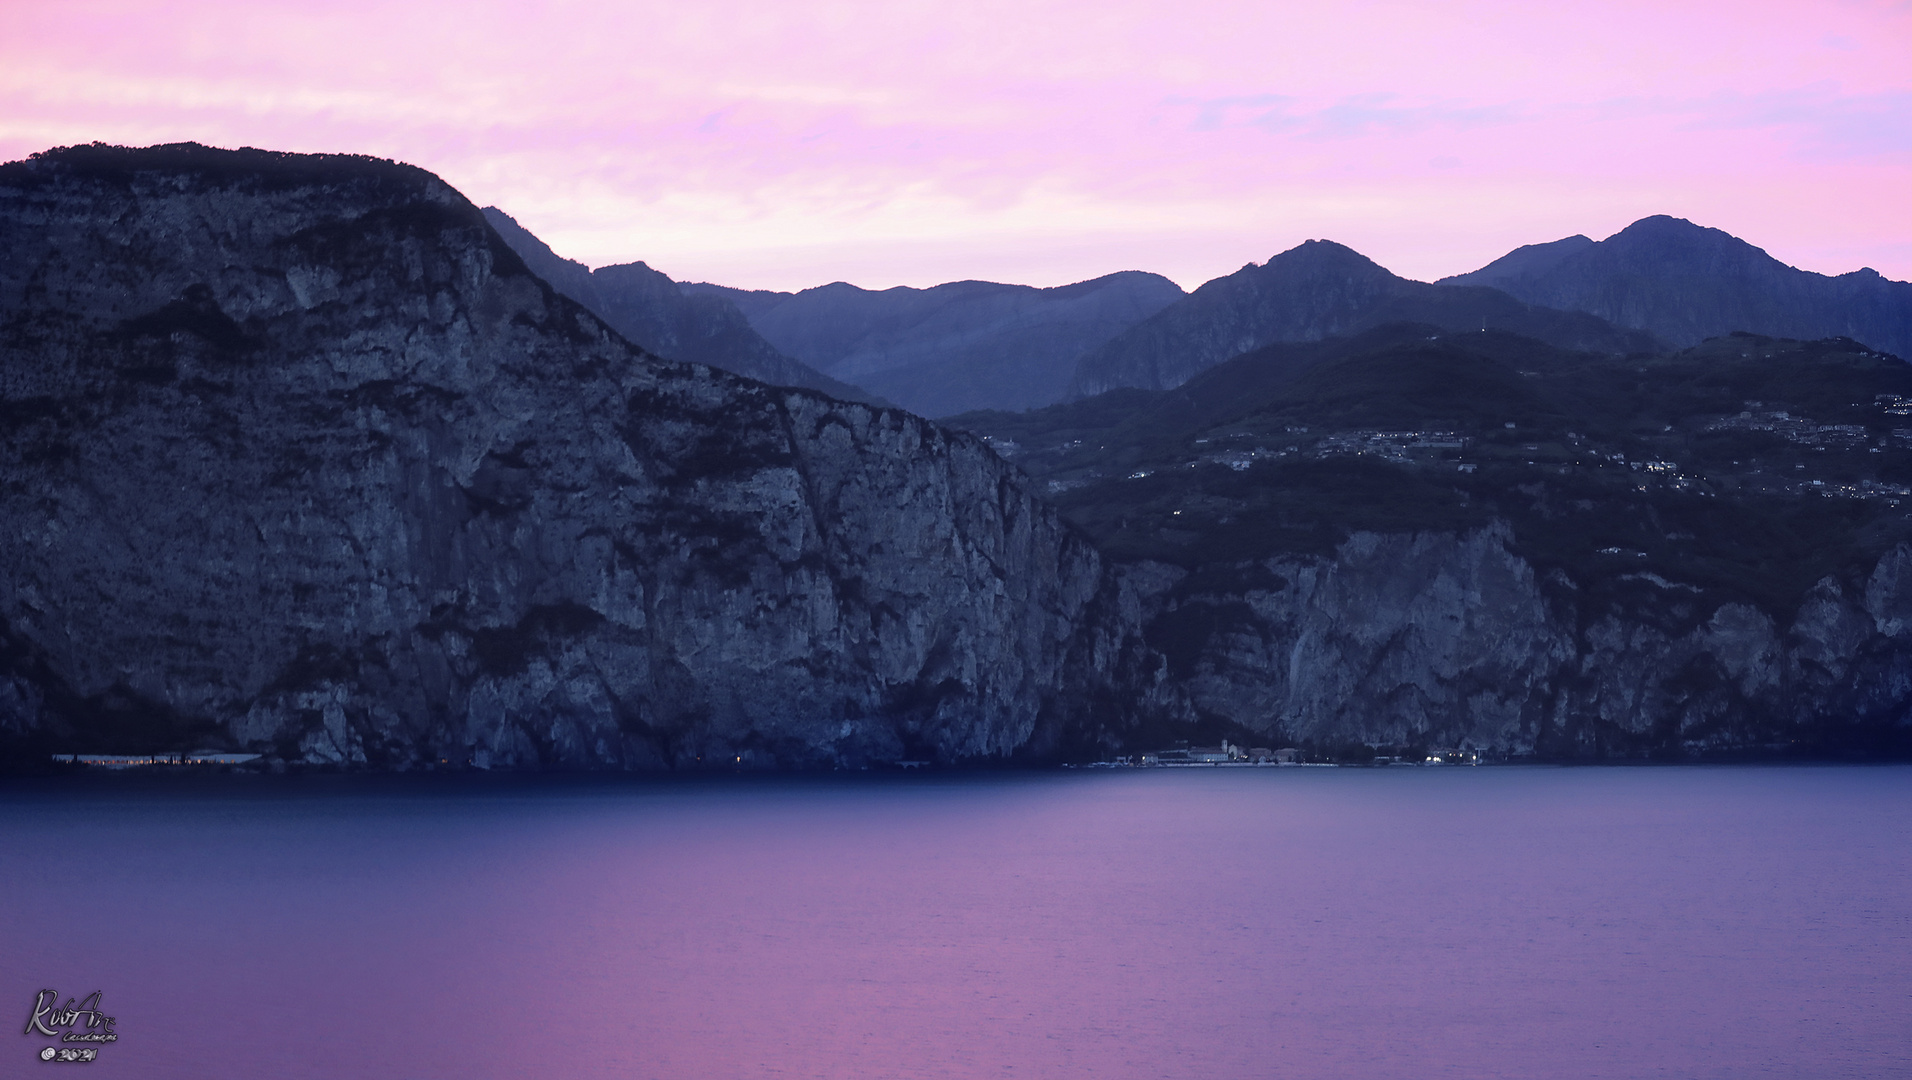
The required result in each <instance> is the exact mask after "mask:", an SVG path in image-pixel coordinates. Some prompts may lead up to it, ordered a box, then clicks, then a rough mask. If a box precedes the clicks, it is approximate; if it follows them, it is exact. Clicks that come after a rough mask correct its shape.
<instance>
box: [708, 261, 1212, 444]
mask: <svg viewBox="0 0 1912 1080" xmlns="http://www.w3.org/2000/svg"><path fill="white" fill-rule="evenodd" d="M684 288H685V291H686V292H687V293H692V294H698V293H705V294H714V295H721V296H724V297H727V298H728V299H730V300H732V301H734V302H735V303H736V304H737V306H738V307H739V308H740V309H741V310H742V311H743V313H744V314H745V315H746V316H747V317H748V318H749V319H750V324H751V326H753V327H755V328H756V329H757V331H758V332H759V333H761V334H763V336H764V337H765V338H767V339H768V340H769V341H770V342H771V343H772V344H774V345H775V346H776V347H777V348H779V349H781V350H783V351H784V352H786V353H788V354H789V355H791V356H794V357H796V358H798V359H800V360H802V361H803V362H804V363H807V364H809V365H810V366H812V367H814V368H816V369H817V370H819V371H823V372H826V373H828V374H830V375H832V376H834V377H836V378H839V379H843V380H846V381H849V382H853V383H856V384H857V385H858V386H861V387H863V388H865V389H867V390H869V391H871V392H872V393H876V394H880V395H881V396H883V397H885V398H888V399H889V400H891V401H894V402H896V403H897V404H899V405H902V406H903V407H904V408H907V409H910V410H913V411H915V412H918V413H921V414H922V415H924V416H931V417H935V416H947V415H949V414H951V413H958V412H966V411H968V410H971V409H1028V408H1035V407H1038V406H1042V405H1048V404H1050V403H1052V402H1056V401H1060V400H1062V399H1063V397H1064V396H1065V395H1066V394H1067V393H1068V391H1069V384H1070V380H1071V379H1072V378H1073V377H1074V374H1075V370H1076V364H1077V361H1078V360H1079V359H1080V358H1081V356H1082V355H1083V354H1084V353H1085V352H1088V351H1089V350H1091V349H1093V348H1095V347H1096V346H1099V345H1101V344H1103V343H1104V342H1106V341H1108V340H1109V339H1110V338H1113V337H1115V336H1116V335H1117V334H1119V333H1121V332H1122V331H1124V330H1127V329H1128V328H1129V327H1131V326H1134V325H1135V324H1136V323H1138V322H1141V321H1142V320H1143V319H1145V318H1147V317H1149V316H1150V315H1153V314H1155V313H1156V312H1158V311H1160V310H1161V309H1162V308H1164V307H1167V306H1168V305H1170V304H1172V303H1174V302H1175V301H1177V300H1180V299H1181V298H1182V297H1183V295H1184V294H1183V292H1182V290H1181V287H1180V286H1178V285H1176V284H1175V283H1174V282H1172V281H1170V280H1168V279H1167V278H1165V277H1161V276H1159V275H1156V274H1145V273H1139V272H1136V271H1127V272H1123V273H1117V274H1109V275H1107V276H1105V277H1099V278H1096V279H1094V280H1092V281H1081V282H1077V283H1075V284H1073V285H1064V286H1060V287H1057V288H1052V289H1037V288H1032V287H1030V286H1027V285H1002V284H998V283H995V282H989V281H956V282H950V283H948V284H945V285H938V286H935V287H934V288H929V289H911V288H905V287H897V288H893V289H883V290H881V291H872V290H868V289H859V288H857V287H856V286H854V285H848V284H845V283H843V282H840V281H839V282H836V283H834V284H830V285H824V286H821V287H819V288H815V289H805V290H803V291H802V292H799V293H777V292H745V291H743V290H740V289H729V288H724V287H722V286H717V285H706V284H697V285H686V286H685V287H684Z"/></svg>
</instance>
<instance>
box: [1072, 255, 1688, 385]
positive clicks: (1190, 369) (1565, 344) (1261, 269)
mask: <svg viewBox="0 0 1912 1080" xmlns="http://www.w3.org/2000/svg"><path fill="white" fill-rule="evenodd" d="M1394 322H1412V323H1425V324H1428V325H1431V326H1436V327H1439V328H1441V329H1444V330H1478V329H1486V328H1492V329H1495V330H1504V331H1511V332H1513V333H1517V334H1522V335H1525V336H1527V337H1531V338H1536V339H1538V340H1540V341H1544V342H1546V343H1548V344H1550V345H1554V346H1557V347H1559V348H1565V349H1576V350H1585V351H1589V352H1598V353H1630V352H1640V351H1650V350H1652V349H1654V348H1655V347H1656V343H1655V342H1654V341H1653V339H1652V337H1651V336H1650V335H1647V334H1643V333H1640V332H1637V331H1636V332H1631V333H1629V332H1626V331H1622V330H1618V329H1616V328H1615V327H1613V326H1612V325H1610V324H1608V323H1606V322H1604V321H1603V320H1601V319H1598V318H1594V317H1592V316H1589V315H1587V314H1584V313H1570V312H1565V311H1555V310H1552V309H1550V308H1545V307H1536V306H1533V305H1532V304H1529V303H1527V302H1524V301H1522V300H1518V299H1516V298H1514V297H1512V296H1510V295H1508V294H1506V293H1504V292H1501V291H1499V290H1498V289H1492V288H1480V287H1474V288H1468V289H1465V290H1458V289H1443V288H1440V287H1437V286H1434V285H1428V284H1426V283H1424V282H1419V281H1409V280H1407V279H1406V278H1400V277H1396V276H1395V275H1394V274H1392V273H1389V272H1388V271H1387V270H1385V269H1383V268H1382V267H1380V266H1378V265H1376V264H1375V263H1374V262H1373V261H1371V260H1370V259H1368V258H1367V257H1366V256H1363V255H1361V254H1360V253H1359V252H1356V251H1354V250H1352V249H1350V248H1346V247H1343V246H1341V245H1340V244H1336V243H1331V242H1329V241H1326V240H1310V241H1308V242H1307V243H1305V244H1302V245H1301V246H1300V247H1296V248H1291V249H1290V250H1288V251H1284V252H1282V253H1281V254H1279V255H1277V256H1275V257H1274V258H1272V259H1270V260H1268V262H1267V263H1265V264H1263V265H1261V266H1256V265H1254V264H1253V263H1250V264H1249V265H1247V266H1244V267H1242V268H1241V269H1240V270H1238V271H1236V272H1235V273H1233V274H1230V275H1228V276H1227V277H1222V278H1216V279H1215V280H1214V281H1210V282H1208V283H1207V284H1205V285H1203V286H1202V287H1201V288H1199V289H1196V290H1195V291H1194V292H1193V293H1191V294H1189V296H1188V298H1187V299H1185V300H1181V301H1178V302H1176V303H1174V304H1171V305H1169V306H1168V307H1166V308H1164V309H1163V310H1162V311H1161V312H1159V313H1158V314H1156V315H1155V316H1153V317H1152V318H1149V319H1147V320H1145V321H1143V322H1142V323H1140V324H1139V325H1137V326H1135V327H1134V328H1133V329H1131V330H1128V331H1126V332H1124V333H1123V334H1121V335H1120V336H1118V337H1116V338H1115V339H1114V340H1112V341H1110V342H1109V343H1108V344H1106V345H1103V346H1102V347H1100V348H1098V349H1095V350H1093V351H1091V352H1089V353H1087V354H1086V355H1084V356H1083V357H1082V359H1081V360H1080V361H1079V362H1078V363H1077V365H1076V371H1075V376H1074V380H1073V382H1072V383H1071V391H1072V393H1074V394H1076V395H1079V396H1088V395H1093V394H1099V393H1102V392H1104V391H1107V390H1113V389H1116V388H1117V387H1139V388H1141V389H1144V390H1165V389H1169V388H1171V387H1175V386H1180V385H1181V384H1182V383H1184V382H1187V381H1188V380H1189V379H1190V378H1191V377H1193V376H1194V375H1196V374H1197V373H1199V372H1202V371H1205V370H1207V369H1208V368H1211V367H1214V366H1215V365H1216V364H1219V363H1221V362H1222V361H1224V360H1227V359H1229V358H1231V357H1235V356H1240V355H1241V354H1243V353H1245V352H1249V351H1251V350H1253V349H1259V348H1262V347H1263V346H1266V345H1271V344H1274V343H1276V342H1302V341H1320V340H1322V339H1323V338H1328V337H1335V336H1341V335H1349V334H1353V333H1356V332H1358V331H1361V330H1365V329H1369V328H1371V327H1376V326H1381V325H1383V324H1386V323H1394Z"/></svg>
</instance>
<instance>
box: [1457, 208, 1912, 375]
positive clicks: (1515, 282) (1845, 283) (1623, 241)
mask: <svg viewBox="0 0 1912 1080" xmlns="http://www.w3.org/2000/svg"><path fill="white" fill-rule="evenodd" d="M1566 243H1567V241H1556V245H1559V244H1566ZM1553 246H1555V245H1536V246H1535V247H1534V248H1519V249H1516V250H1515V251H1513V252H1510V253H1509V254H1507V255H1505V256H1502V257H1501V258H1499V259H1496V260H1495V261H1493V262H1491V263H1489V264H1487V265H1486V266H1484V267H1482V268H1481V269H1479V270H1476V271H1474V272H1473V273H1471V274H1461V275H1459V276H1457V277H1451V278H1446V279H1444V280H1443V281H1442V282H1441V284H1443V285H1492V286H1495V287H1497V288H1500V289H1504V290H1506V291H1507V292H1510V293H1512V294H1513V295H1515V296H1517V297H1519V298H1520V299H1522V300H1525V301H1527V302H1528V303H1530V304H1541V305H1545V306H1547V307H1553V308H1560V309H1563V310H1568V311H1584V312H1587V313H1589V314H1593V315H1598V316H1600V317H1601V318H1604V319H1607V320H1609V321H1611V322H1613V323H1615V324H1617V325H1619V326H1624V327H1631V328H1633V329H1638V330H1646V331H1650V332H1651V333H1653V334H1654V335H1656V336H1658V337H1660V338H1662V339H1664V340H1666V341H1669V342H1672V343H1674V344H1677V345H1696V344H1698V343H1699V342H1701V341H1703V340H1705V339H1707V338H1711V337H1718V336H1720V335H1722V334H1727V333H1730V332H1732V331H1736V330H1744V331H1748V332H1752V333H1757V334H1765V335H1769V336H1773V337H1791V338H1799V339H1803V340H1813V339H1818V338H1826V337H1839V336H1844V337H1851V338H1853V339H1855V340H1859V341H1863V342H1864V343H1866V344H1867V345H1868V346H1870V347H1872V348H1877V349H1883V350H1885V351H1887V352H1892V353H1899V354H1901V355H1904V354H1905V353H1907V352H1908V351H1912V285H1907V284H1905V283H1903V282H1894V281H1888V280H1886V279H1885V278H1883V277H1881V276H1879V275H1878V274H1877V273H1866V272H1863V271H1855V272H1853V273H1850V274H1843V275H1840V276H1839V277H1837V278H1832V277H1826V276H1825V275H1822V274H1815V273H1811V272H1809V271H1805V270H1800V269H1797V268H1795V267H1792V266H1788V265H1786V264H1785V263H1783V262H1780V261H1779V260H1778V259H1775V258H1773V257H1772V255H1770V254H1769V253H1767V252H1766V251H1765V250H1764V249H1762V248H1758V247H1755V246H1754V245H1752V244H1750V243H1747V242H1746V241H1744V240H1742V239H1740V238H1739V237H1737V236H1734V235H1733V234H1731V233H1729V232H1726V231H1725V230H1723V229H1715V228H1710V227H1708V226H1705V225H1697V224H1695V223H1693V222H1691V221H1688V220H1686V219H1685V218H1678V217H1673V216H1672V215H1670V214H1655V215H1652V216H1650V217H1643V218H1641V219H1640V220H1638V221H1635V222H1634V223H1632V224H1631V225H1628V226H1627V227H1626V228H1624V229H1621V230H1620V231H1619V232H1616V233H1614V234H1613V235H1612V236H1609V237H1607V238H1606V239H1605V240H1602V241H1600V242H1599V243H1593V242H1591V241H1587V240H1586V239H1585V238H1584V237H1580V238H1578V242H1577V243H1576V244H1574V245H1573V247H1574V248H1575V249H1576V250H1573V251H1571V252H1568V253H1567V254H1565V255H1564V256H1563V257H1559V258H1552V257H1551V255H1552V254H1555V253H1547V254H1548V255H1549V257H1547V258H1537V257H1535V252H1536V250H1537V249H1541V248H1548V247H1553Z"/></svg>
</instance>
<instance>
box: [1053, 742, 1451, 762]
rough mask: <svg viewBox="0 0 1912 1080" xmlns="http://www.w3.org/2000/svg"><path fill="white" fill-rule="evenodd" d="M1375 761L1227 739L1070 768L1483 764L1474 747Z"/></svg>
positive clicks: (1400, 753) (1386, 754)
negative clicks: (1316, 756) (1322, 757)
mask: <svg viewBox="0 0 1912 1080" xmlns="http://www.w3.org/2000/svg"><path fill="white" fill-rule="evenodd" d="M1369 749H1371V750H1373V751H1374V757H1373V760H1371V761H1365V762H1353V761H1348V760H1346V758H1345V757H1344V758H1342V759H1341V760H1337V761H1307V760H1304V759H1305V758H1307V757H1310V756H1311V755H1309V754H1307V753H1306V752H1305V751H1302V750H1300V749H1297V748H1295V747H1292V746H1286V747H1282V748H1281V749H1279V750H1270V749H1267V748H1266V747H1260V746H1256V747H1247V746H1237V745H1235V744H1234V743H1231V742H1229V741H1228V740H1227V739H1223V740H1222V744H1221V745H1220V746H1189V747H1183V748H1180V749H1175V750H1156V751H1153V752H1150V753H1143V754H1132V755H1128V756H1125V757H1116V758H1110V759H1108V760H1106V761H1096V762H1091V763H1089V764H1087V765H1070V766H1067V767H1068V768H1072V769H1077V768H1081V769H1227V768H1250V769H1253V768H1284V767H1286V768H1316V769H1336V768H1340V767H1341V766H1343V765H1375V766H1382V765H1479V764H1480V761H1481V758H1480V751H1478V750H1475V749H1474V748H1473V747H1471V746H1461V747H1437V748H1435V749H1431V750H1427V751H1425V752H1414V751H1409V750H1407V748H1405V747H1398V746H1386V745H1375V746H1370V747H1369Z"/></svg>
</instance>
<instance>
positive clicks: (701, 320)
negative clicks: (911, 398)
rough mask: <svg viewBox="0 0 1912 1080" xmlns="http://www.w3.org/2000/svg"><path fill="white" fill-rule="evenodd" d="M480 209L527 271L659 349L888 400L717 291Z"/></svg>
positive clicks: (689, 359) (756, 375) (849, 395)
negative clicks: (605, 262)
mask: <svg viewBox="0 0 1912 1080" xmlns="http://www.w3.org/2000/svg"><path fill="white" fill-rule="evenodd" d="M483 213H484V215H485V217H486V220H488V221H489V222H490V223H491V226H492V228H493V229H495V230H496V231H497V232H498V234H499V235H500V236H502V237H503V238H504V240H505V243H507V244H509V245H511V249H512V250H513V251H515V252H517V253H518V256H519V257H520V258H522V259H523V260H524V261H525V264H526V265H527V266H529V267H530V268H531V269H532V272H533V273H536V274H537V275H538V276H540V277H542V278H544V279H545V280H546V281H547V282H549V283H550V284H551V286H552V287H553V288H555V289H557V290H558V291H559V292H561V293H563V294H564V295H566V296H568V297H570V298H571V299H573V300H576V301H577V302H578V303H580V304H583V305H584V306H585V307H586V308H587V309H589V310H590V311H591V312H592V313H593V314H595V315H597V316H598V317H599V318H601V319H603V320H604V321H605V322H606V323H607V324H609V325H610V326H611V328H612V329H614V330H616V331H617V332H618V333H620V334H623V335H624V336H625V337H626V338H628V339H630V340H631V341H632V342H633V343H635V344H637V345H639V346H641V347H643V348H646V349H649V350H650V351H652V352H654V353H656V354H658V355H659V356H663V357H665V358H666V359H670V360H680V361H684V362H686V363H695V364H709V365H711V366H713V367H719V368H723V369H724V370H725V371H730V372H735V373H736V374H739V375H745V376H748V377H750V378H753V379H757V380H759V381H762V382H767V383H769V384H771V385H773V386H802V387H807V388H809V389H811V390H818V391H821V392H823V393H826V394H829V395H831V396H832V397H838V398H842V399H844V400H846V401H862V402H865V403H866V404H873V405H886V404H888V402H886V401H883V400H882V399H881V398H878V397H874V396H872V395H871V394H869V393H867V392H866V391H864V390H862V389H860V388H858V387H855V386H852V385H850V384H848V383H845V382H842V381H840V380H837V379H832V378H830V377H829V376H827V375H825V374H823V373H822V372H820V371H817V370H815V369H813V368H811V367H809V366H808V365H806V364H804V363H802V362H801V361H798V360H795V359H792V358H791V357H788V356H785V355H784V354H783V353H781V352H779V351H778V350H777V349H776V347H775V346H773V345H771V344H770V343H769V342H767V341H765V340H763V337H762V336H761V335H759V334H758V333H757V332H756V331H755V330H753V329H751V327H750V323H749V320H748V319H746V318H745V317H744V314H743V313H742V312H741V311H738V310H736V308H735V307H734V306H733V305H731V304H729V303H727V302H726V301H725V300H724V299H723V298H721V297H716V296H706V295H688V294H686V293H685V292H684V291H683V289H682V288H681V286H680V285H679V284H678V283H677V282H676V281H673V280H672V279H671V278H670V277H669V276H667V275H665V274H663V273H660V272H659V271H657V270H653V269H651V267H650V266H648V265H647V264H645V263H643V262H632V263H620V264H617V265H613V266H601V267H598V268H597V269H595V270H592V269H590V268H589V267H586V266H585V265H584V264H582V263H579V262H576V261H574V260H571V259H566V258H564V257H563V256H561V255H559V254H558V253H557V252H555V251H553V250H551V247H550V245H548V244H546V243H545V242H544V241H542V240H540V239H538V238H537V236H535V235H533V234H532V233H531V231H530V230H528V229H526V228H525V227H524V226H522V225H520V224H519V223H518V221H517V219H515V218H513V217H512V216H511V215H509V214H507V213H505V212H504V211H503V210H500V209H498V208H497V207H495V206H487V207H485V208H484V211H483Z"/></svg>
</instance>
